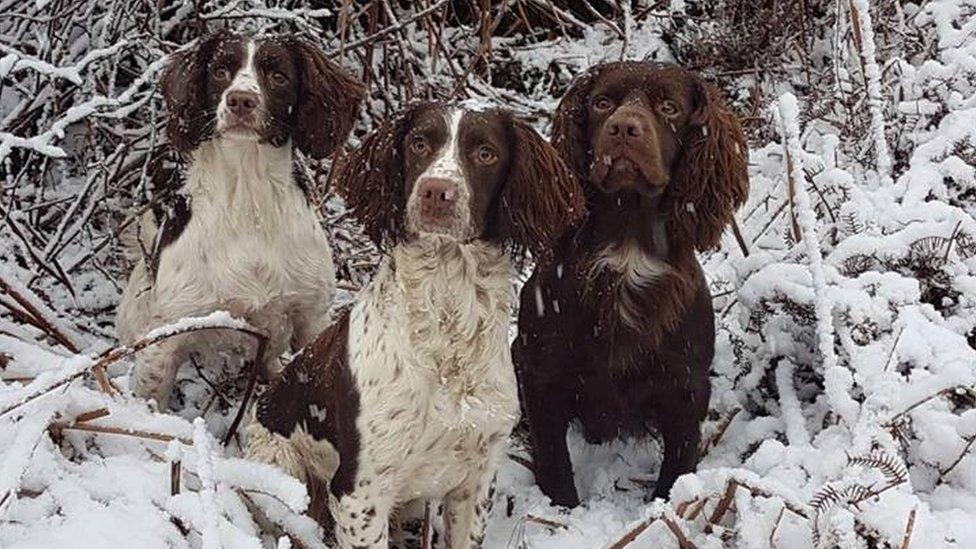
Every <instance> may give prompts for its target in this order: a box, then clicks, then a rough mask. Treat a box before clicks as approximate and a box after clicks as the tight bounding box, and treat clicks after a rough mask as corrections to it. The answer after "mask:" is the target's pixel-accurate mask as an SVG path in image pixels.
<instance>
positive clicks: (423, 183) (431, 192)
mask: <svg viewBox="0 0 976 549" xmlns="http://www.w3.org/2000/svg"><path fill="white" fill-rule="evenodd" d="M417 194H418V196H419V197H420V214H421V217H423V218H424V220H426V221H435V222H443V221H446V220H447V219H450V217H451V216H452V215H453V214H454V202H455V201H456V200H457V189H456V185H455V184H454V183H453V182H452V181H450V180H448V179H441V178H436V177H428V178H424V179H422V180H420V182H419V183H418V186H417Z"/></svg>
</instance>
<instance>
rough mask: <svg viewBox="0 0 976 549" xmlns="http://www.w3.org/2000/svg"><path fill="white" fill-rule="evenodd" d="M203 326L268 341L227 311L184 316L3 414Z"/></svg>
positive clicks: (103, 357)
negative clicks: (89, 373) (191, 316)
mask: <svg viewBox="0 0 976 549" xmlns="http://www.w3.org/2000/svg"><path fill="white" fill-rule="evenodd" d="M203 330H235V331H238V332H242V333H245V334H248V335H250V336H252V337H254V338H256V339H257V340H258V342H259V346H260V343H261V342H262V341H263V342H266V341H267V339H268V336H267V335H265V334H264V332H261V331H260V330H258V329H257V328H255V327H253V326H251V325H250V324H248V323H247V322H245V321H243V320H240V319H236V318H233V317H231V316H230V315H229V314H228V313H226V312H224V311H217V312H214V313H211V314H209V315H207V316H204V317H195V318H184V319H181V320H179V321H177V322H175V323H173V324H169V325H166V326H163V327H161V328H158V329H156V330H153V331H151V332H149V334H147V335H146V336H145V337H143V338H142V339H140V340H138V341H136V342H135V343H133V344H132V345H131V346H126V345H123V346H121V347H115V348H114V349H111V350H109V351H107V352H105V353H102V354H101V355H99V357H98V358H97V359H95V360H94V361H91V362H90V364H88V365H87V366H85V367H82V368H79V369H78V371H76V372H73V373H71V374H69V375H68V376H66V377H64V378H62V379H60V380H58V381H56V382H54V383H53V384H51V385H48V386H47V387H44V388H42V389H39V390H37V391H35V392H33V393H31V394H30V395H28V396H27V397H25V398H22V399H21V400H20V401H19V402H17V403H14V404H11V405H9V406H7V407H6V408H4V409H3V410H0V416H4V415H6V414H8V413H10V412H12V411H13V410H16V409H17V408H20V407H21V406H23V405H25V404H27V403H29V402H32V401H34V400H36V399H38V398H40V397H42V396H44V395H46V394H48V393H50V392H51V391H53V390H54V389H57V388H58V387H61V386H64V385H67V384H68V383H71V382H72V381H74V380H76V379H78V378H80V377H82V376H84V375H85V374H87V373H88V372H89V371H98V370H99V369H102V370H104V369H105V368H106V367H108V366H109V365H110V364H112V363H114V362H116V361H119V360H121V359H123V358H127V357H129V356H132V355H134V354H136V353H137V352H139V351H141V350H142V349H145V348H146V347H148V346H150V345H154V344H156V343H159V342H160V341H163V340H165V339H169V338H171V337H174V336H178V335H183V334H187V333H191V332H199V331H203Z"/></svg>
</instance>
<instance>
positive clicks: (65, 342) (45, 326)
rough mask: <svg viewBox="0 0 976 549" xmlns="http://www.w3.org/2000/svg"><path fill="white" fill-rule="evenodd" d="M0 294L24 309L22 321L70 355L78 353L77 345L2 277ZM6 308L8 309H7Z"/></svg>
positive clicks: (0, 277)
mask: <svg viewBox="0 0 976 549" xmlns="http://www.w3.org/2000/svg"><path fill="white" fill-rule="evenodd" d="M0 292H3V293H5V294H7V295H9V296H10V298H11V299H13V300H14V301H16V302H17V305H19V306H20V307H22V308H23V309H24V313H26V315H25V316H21V318H22V319H28V321H29V322H30V323H31V324H32V325H34V326H35V327H36V328H38V329H39V330H41V331H42V332H44V333H45V334H47V335H49V336H50V337H51V338H52V339H54V340H55V341H57V342H58V343H60V344H61V346H62V347H64V348H65V349H67V350H69V351H71V352H72V353H75V354H77V353H78V352H80V349H79V347H78V344H77V343H75V342H74V341H72V340H71V338H69V337H68V336H67V335H66V334H63V333H61V331H60V330H58V329H57V328H56V327H55V326H54V325H53V324H51V323H50V322H48V320H47V319H46V318H45V316H44V313H42V312H41V311H38V310H37V308H36V307H34V304H33V303H31V301H30V300H29V299H27V298H26V297H24V296H22V295H20V293H19V292H17V291H15V290H14V289H13V288H12V287H11V286H10V284H8V283H7V282H6V281H5V280H4V279H3V275H0ZM7 308H8V309H9V307H7Z"/></svg>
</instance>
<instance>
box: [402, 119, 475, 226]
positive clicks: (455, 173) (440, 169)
mask: <svg viewBox="0 0 976 549" xmlns="http://www.w3.org/2000/svg"><path fill="white" fill-rule="evenodd" d="M465 112H467V111H466V110H465V109H459V108H449V109H446V110H445V111H444V122H445V123H446V124H447V137H446V138H445V140H444V143H443V144H442V145H441V147H440V148H439V149H438V150H437V151H436V153H435V155H434V160H433V162H431V163H430V165H429V166H427V169H425V170H424V171H423V173H421V174H420V175H419V176H418V177H417V181H416V184H415V185H414V187H413V191H412V192H411V193H410V197H409V198H408V199H407V225H408V226H411V225H413V226H414V228H416V229H417V230H418V231H419V232H423V229H422V228H417V226H416V225H415V224H416V223H418V222H419V215H418V214H417V205H418V203H419V202H420V193H419V192H418V190H419V189H420V187H421V184H420V183H421V182H422V181H423V180H424V179H428V178H437V179H443V180H446V181H450V182H451V183H452V184H453V186H454V193H455V196H456V198H455V200H454V218H455V223H454V231H453V232H455V233H456V236H460V237H464V238H470V237H471V236H472V235H471V232H472V231H473V230H474V227H472V226H471V210H470V204H469V203H470V201H471V194H472V192H471V187H470V184H469V182H468V180H467V178H466V177H465V176H464V170H462V168H461V160H462V159H461V146H460V136H461V119H462V118H464V114H465Z"/></svg>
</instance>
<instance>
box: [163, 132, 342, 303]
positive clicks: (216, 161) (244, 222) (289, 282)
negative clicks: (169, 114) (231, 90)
mask: <svg viewBox="0 0 976 549" xmlns="http://www.w3.org/2000/svg"><path fill="white" fill-rule="evenodd" d="M216 143H217V142H209V143H206V144H204V145H202V146H201V147H200V148H199V149H198V150H197V151H196V152H195V153H194V158H193V162H192V164H191V166H190V169H189V171H188V173H187V185H186V188H187V192H188V193H189V195H190V205H191V209H192V215H191V217H190V220H189V222H188V223H187V225H186V228H185V229H184V231H183V233H182V234H181V235H180V237H179V239H177V240H176V241H175V242H173V243H172V244H171V245H170V246H168V247H167V248H166V249H165V250H164V251H163V253H162V256H161V258H160V269H159V273H158V275H157V280H156V283H155V285H154V292H155V293H156V295H157V299H158V305H159V309H160V310H159V311H157V312H158V313H159V314H160V315H161V316H169V317H178V316H181V315H186V314H192V313H196V312H203V311H205V310H208V309H212V308H228V309H230V310H231V311H232V312H236V313H239V314H243V315H250V314H252V313H254V312H257V311H261V310H262V309H264V308H266V307H268V306H270V305H272V304H278V303H301V302H302V301H303V300H304V301H307V300H315V301H321V300H322V299H323V298H324V299H325V300H326V301H329V302H331V298H332V292H333V287H334V282H335V280H334V276H335V275H334V270H333V265H332V257H331V249H330V247H329V244H328V241H327V239H326V236H325V233H324V231H323V230H322V228H321V227H320V226H319V224H318V220H317V218H316V215H315V212H314V211H313V210H312V208H311V206H310V205H309V204H308V203H307V201H306V199H305V197H304V196H303V194H302V192H301V189H299V188H298V186H297V185H296V184H295V182H294V181H293V179H292V177H293V176H292V159H291V148H290V146H285V147H270V146H267V145H259V144H257V143H255V142H251V141H231V140H221V142H220V144H219V145H218V144H216ZM323 292H324V293H326V294H327V295H325V296H323V295H322V294H323Z"/></svg>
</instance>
